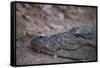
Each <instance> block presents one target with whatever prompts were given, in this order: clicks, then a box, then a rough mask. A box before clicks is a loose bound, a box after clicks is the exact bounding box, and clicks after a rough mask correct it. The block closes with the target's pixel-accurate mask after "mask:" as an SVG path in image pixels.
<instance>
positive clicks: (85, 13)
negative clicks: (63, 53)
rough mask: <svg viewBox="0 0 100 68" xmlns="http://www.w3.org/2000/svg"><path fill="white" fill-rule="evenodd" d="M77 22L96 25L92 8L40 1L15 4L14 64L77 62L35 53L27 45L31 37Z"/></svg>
mask: <svg viewBox="0 0 100 68" xmlns="http://www.w3.org/2000/svg"><path fill="white" fill-rule="evenodd" d="M80 25H94V26H95V25H96V8H95V7H80V6H58V5H40V4H27V3H25V4H21V3H17V4H16V29H17V30H16V63H17V65H30V64H46V63H61V62H77V61H75V60H71V59H67V58H66V59H65V58H60V57H57V58H54V57H53V56H49V55H47V54H44V53H37V52H35V51H34V50H33V49H32V48H31V44H30V42H31V40H32V37H34V36H39V35H45V36H50V35H53V34H57V33H60V32H65V31H67V30H69V29H71V28H72V27H75V26H80Z"/></svg>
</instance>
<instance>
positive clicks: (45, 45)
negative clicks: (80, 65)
mask: <svg viewBox="0 0 100 68" xmlns="http://www.w3.org/2000/svg"><path fill="white" fill-rule="evenodd" d="M31 47H32V48H33V49H34V50H35V51H37V52H38V53H39V52H41V53H46V54H48V55H52V56H56V57H62V58H69V59H72V60H78V61H89V60H90V61H92V60H96V55H97V54H96V53H97V52H96V51H97V45H96V27H95V26H78V27H73V28H72V29H70V30H69V31H66V32H63V33H58V34H55V35H51V36H37V37H33V38H32V41H31Z"/></svg>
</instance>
